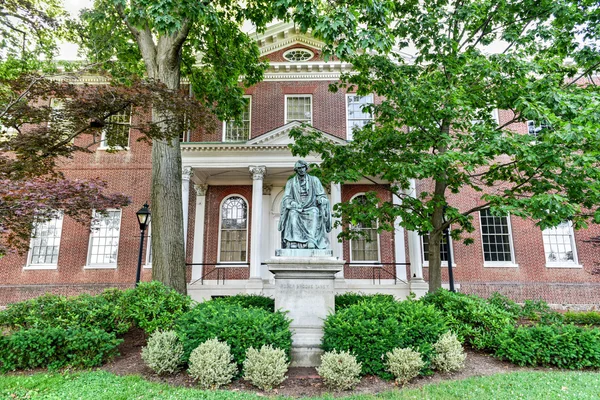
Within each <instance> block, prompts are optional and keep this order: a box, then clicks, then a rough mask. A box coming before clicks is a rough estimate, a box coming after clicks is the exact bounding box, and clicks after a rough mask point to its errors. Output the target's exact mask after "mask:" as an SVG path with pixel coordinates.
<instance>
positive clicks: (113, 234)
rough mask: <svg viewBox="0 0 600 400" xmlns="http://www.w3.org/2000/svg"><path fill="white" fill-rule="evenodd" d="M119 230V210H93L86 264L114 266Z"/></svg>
mask: <svg viewBox="0 0 600 400" xmlns="http://www.w3.org/2000/svg"><path fill="white" fill-rule="evenodd" d="M120 231H121V210H108V211H107V212H106V214H101V213H96V212H94V219H93V223H92V232H91V234H90V248H89V254H88V263H87V264H88V266H116V265H117V254H118V252H119V233H120Z"/></svg>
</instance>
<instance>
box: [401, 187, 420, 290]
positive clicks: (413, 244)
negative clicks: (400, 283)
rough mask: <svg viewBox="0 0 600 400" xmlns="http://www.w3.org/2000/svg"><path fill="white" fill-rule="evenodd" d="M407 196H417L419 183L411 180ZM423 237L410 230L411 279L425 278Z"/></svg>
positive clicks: (406, 192)
mask: <svg viewBox="0 0 600 400" xmlns="http://www.w3.org/2000/svg"><path fill="white" fill-rule="evenodd" d="M405 194H406V195H407V196H411V197H416V196H417V183H416V181H415V180H414V179H411V180H410V188H409V189H408V190H406V191H405ZM420 247H421V238H420V237H419V232H416V231H408V256H409V257H410V271H411V274H412V276H411V280H413V281H414V280H421V281H422V280H423V261H422V260H421V249H420Z"/></svg>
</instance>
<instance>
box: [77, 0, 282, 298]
mask: <svg viewBox="0 0 600 400" xmlns="http://www.w3.org/2000/svg"><path fill="white" fill-rule="evenodd" d="M286 13H287V8H285V7H282V5H281V4H279V3H277V2H272V1H269V0H249V1H244V2H238V1H230V0H218V1H195V0H182V1H176V2H174V1H170V0H95V2H94V7H93V8H92V9H91V10H86V11H84V12H83V13H82V15H81V17H82V21H83V24H82V27H81V29H80V36H81V37H82V44H83V46H84V47H85V49H86V54H87V56H88V58H89V59H90V60H92V61H94V62H97V63H100V64H102V65H103V67H104V68H105V69H107V70H109V71H110V72H111V73H112V74H113V76H115V77H119V78H121V79H124V80H128V79H131V77H133V76H138V77H142V76H143V77H146V78H150V79H154V80H157V81H159V82H161V83H164V84H165V85H166V86H167V87H168V88H169V89H172V90H177V89H178V88H179V85H180V80H181V78H182V76H183V77H188V78H189V79H190V80H191V83H192V86H193V91H194V95H195V96H196V97H197V98H198V99H199V100H201V101H202V102H203V104H204V105H205V106H206V107H208V108H210V109H211V110H212V111H213V112H214V113H215V114H216V115H217V116H218V117H220V118H221V119H226V118H230V117H237V118H239V116H240V115H241V112H242V110H243V106H244V101H245V100H244V99H243V98H242V94H243V90H244V86H249V85H253V84H255V83H257V82H259V81H260V80H261V79H262V75H263V72H264V70H265V67H266V64H265V63H263V62H261V61H260V60H259V52H258V48H257V46H256V43H255V42H254V41H253V40H251V39H250V38H249V37H248V35H247V34H246V33H245V32H243V31H242V29H241V28H242V24H243V23H244V22H246V21H248V22H251V23H253V24H254V25H255V26H256V28H257V29H259V30H260V29H262V28H264V27H265V25H266V24H267V23H268V22H270V21H272V20H273V19H274V18H277V17H281V16H284V15H285V14H286ZM240 79H241V82H240ZM168 115H169V111H168V110H166V109H164V108H163V107H160V106H158V105H155V106H154V107H153V109H152V118H153V120H154V121H155V122H159V121H160V120H164V119H165V116H168ZM165 128H166V127H165ZM186 201H187V199H186ZM181 204H182V199H181V152H180V144H179V140H178V139H176V138H173V139H170V140H157V139H155V140H153V143H152V210H153V211H152V219H153V225H152V238H153V240H152V254H153V260H152V264H153V265H152V275H153V278H154V279H155V280H159V281H161V282H163V283H165V284H166V285H168V286H171V287H173V288H175V289H176V290H178V291H180V292H182V293H185V291H186V281H185V257H184V238H183V211H182V207H181Z"/></svg>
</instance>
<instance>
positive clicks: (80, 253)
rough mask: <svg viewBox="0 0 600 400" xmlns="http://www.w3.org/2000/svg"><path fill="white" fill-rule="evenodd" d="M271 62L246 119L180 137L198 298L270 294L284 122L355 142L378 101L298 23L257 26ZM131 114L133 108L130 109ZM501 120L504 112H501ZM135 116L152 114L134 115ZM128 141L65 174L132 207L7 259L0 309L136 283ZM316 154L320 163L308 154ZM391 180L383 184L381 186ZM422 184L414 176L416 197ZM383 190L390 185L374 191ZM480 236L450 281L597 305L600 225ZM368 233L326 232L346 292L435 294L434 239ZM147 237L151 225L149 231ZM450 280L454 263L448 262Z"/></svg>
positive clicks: (192, 287) (142, 172) (525, 224)
mask: <svg viewBox="0 0 600 400" xmlns="http://www.w3.org/2000/svg"><path fill="white" fill-rule="evenodd" d="M256 40H257V43H258V45H259V47H260V51H261V54H262V55H263V57H265V58H267V59H268V60H269V61H270V67H269V69H268V71H267V72H266V74H265V79H264V81H263V82H261V83H259V84H257V85H256V86H254V87H252V88H249V89H248V90H247V91H246V96H247V97H248V99H249V104H248V109H247V110H246V112H245V113H244V116H243V122H242V123H241V124H234V123H232V122H223V123H222V124H220V126H219V127H218V129H217V130H216V132H214V133H213V134H211V135H200V133H194V132H191V133H186V134H185V135H184V137H183V143H182V162H183V164H182V165H183V172H184V173H183V176H184V178H183V185H182V193H183V198H184V202H183V214H184V227H185V228H184V229H185V236H186V257H187V262H188V264H189V265H188V278H189V286H188V290H189V293H190V295H191V296H192V297H193V298H195V299H202V298H208V297H210V296H215V295H230V294H235V293H240V292H241V293H264V294H267V295H269V294H270V293H272V291H273V278H272V275H271V273H270V272H269V271H268V270H267V269H266V267H265V266H264V265H262V263H263V261H264V260H266V259H268V258H270V257H271V256H272V255H274V252H275V249H276V248H278V247H279V242H280V233H279V232H278V231H277V224H278V221H279V213H280V209H279V207H280V202H281V198H282V195H283V188H284V186H285V182H286V181H287V179H288V178H289V177H290V176H291V175H292V174H293V165H294V162H295V161H296V158H294V157H292V155H291V153H290V152H289V149H288V147H287V144H289V143H290V141H291V139H290V138H289V136H288V133H289V132H290V130H291V129H292V128H294V127H297V126H299V125H300V124H301V123H302V122H309V123H311V124H312V125H313V126H314V127H315V128H316V129H318V130H319V131H321V132H322V133H323V135H324V136H325V137H327V138H328V139H329V140H331V141H333V142H335V143H339V144H340V145H343V144H344V143H346V141H347V140H351V139H352V137H351V136H352V127H354V126H360V125H362V124H364V123H365V121H367V120H369V118H370V116H369V115H367V114H365V113H363V112H362V111H361V104H365V103H367V102H372V101H377V99H373V96H366V97H359V96H357V95H356V94H354V93H347V92H345V91H343V90H340V91H338V92H337V93H332V92H329V91H328V85H329V84H330V83H332V82H335V81H336V80H337V79H338V78H339V76H340V73H341V72H342V71H346V70H348V69H349V68H350V66H349V65H347V64H344V63H340V62H339V61H335V60H334V61H329V62H325V61H324V60H323V58H322V57H321V53H320V50H319V49H320V48H321V45H322V43H320V42H319V41H318V40H316V39H314V38H312V37H311V36H310V35H303V34H301V33H300V32H299V31H298V30H296V29H295V28H294V27H293V26H291V25H288V24H284V23H281V24H277V25H274V26H272V27H270V28H269V29H268V30H267V31H266V32H265V33H264V34H260V35H256ZM122 117H123V118H125V119H127V116H126V115H125V116H122ZM495 117H496V118H497V119H498V121H499V123H502V121H503V120H505V119H507V118H508V115H505V113H504V112H503V111H502V110H500V111H499V112H498V113H497V115H495ZM131 118H133V120H134V121H135V119H136V118H148V115H144V114H141V113H134V114H133V115H132V116H131ZM514 129H518V130H520V131H521V132H522V133H523V134H528V133H529V132H535V129H537V127H536V126H535V123H533V122H531V123H528V124H522V126H515V127H514ZM139 135H140V133H139V132H136V131H135V129H131V130H130V132H129V143H124V144H123V145H124V146H126V148H125V149H124V150H122V151H119V152H117V153H109V152H106V151H105V150H106V149H105V148H103V147H102V145H100V147H98V148H97V149H96V150H95V151H94V152H92V153H91V154H78V155H77V156H76V157H75V158H74V159H73V160H71V161H69V162H68V163H65V165H64V167H63V170H64V171H65V173H66V175H67V176H69V177H73V178H75V177H76V178H93V177H101V178H102V179H104V180H106V181H107V182H108V183H109V190H111V191H113V192H122V193H125V194H127V195H129V196H131V198H132V205H131V206H129V207H126V208H124V209H122V210H113V211H111V212H110V213H109V217H107V218H103V219H102V220H101V221H100V225H99V229H96V230H94V231H92V232H90V229H89V227H86V226H81V225H79V224H77V223H75V222H74V221H72V220H70V219H69V218H64V219H59V220H55V221H50V222H48V223H47V224H44V225H43V226H40V227H38V229H37V231H38V232H39V234H38V237H37V238H35V239H32V242H31V250H30V251H29V254H27V255H26V256H18V255H15V254H11V255H7V256H6V257H4V258H2V259H1V260H0V304H6V303H8V302H12V301H18V300H22V299H26V298H30V297H33V296H37V295H40V294H42V293H45V292H55V293H62V294H76V293H80V292H91V293H96V292H99V291H101V290H103V289H105V288H108V287H115V286H117V287H130V286H132V285H133V282H134V280H135V274H136V267H137V255H138V245H139V230H138V225H137V219H136V216H135V212H136V211H137V210H138V208H139V207H140V206H141V205H142V204H143V203H144V202H146V201H148V200H149V198H150V170H151V159H150V147H149V145H148V144H146V143H144V142H137V141H136V139H137V138H138V137H139ZM306 160H307V161H308V162H318V160H317V159H314V158H310V157H309V158H307V159H306ZM380 183H382V184H386V183H385V182H380ZM425 186H426V183H424V182H416V183H415V188H414V192H415V193H418V192H419V191H421V190H423V189H424V187H425ZM374 188H376V186H374V185H373V184H372V183H371V182H369V181H366V180H365V181H364V182H358V183H357V184H351V185H337V184H332V185H331V187H330V188H328V193H329V197H330V201H331V203H332V204H335V203H337V202H340V201H347V200H350V199H352V198H354V197H356V196H360V195H361V194H363V193H365V192H367V191H370V190H374ZM379 192H380V196H381V197H382V198H385V196H389V192H387V191H385V190H381V189H379ZM451 202H452V203H453V204H456V205H458V206H459V207H461V208H463V207H464V208H467V207H472V206H474V205H476V204H477V202H478V196H477V195H476V194H475V193H470V192H469V191H464V192H462V193H460V194H458V195H454V196H453V197H452V198H451ZM475 228H476V230H475V232H473V233H472V234H471V235H472V237H473V238H474V240H475V243H474V244H472V245H470V246H465V245H464V244H462V243H452V242H451V243H450V245H449V246H448V245H445V246H443V248H442V259H443V260H444V259H446V260H447V253H448V252H450V253H451V254H452V256H453V257H452V259H453V268H454V276H455V282H456V284H457V286H458V287H459V288H460V290H461V291H463V292H468V293H476V294H479V295H483V296H487V295H489V294H491V293H492V292H495V291H499V292H502V293H504V294H507V295H509V296H510V297H512V298H514V299H516V300H520V301H522V300H524V299H528V298H543V299H545V300H546V301H548V302H549V303H551V304H555V305H558V306H560V305H576V307H581V308H589V307H593V306H595V305H597V304H600V274H598V273H595V272H597V270H598V267H597V265H596V264H597V263H598V261H600V254H599V251H600V249H595V248H593V246H592V244H590V243H588V242H586V240H587V239H589V238H590V237H592V236H598V235H600V228H599V227H598V226H592V227H591V228H590V229H587V230H585V231H577V232H574V231H573V229H572V228H571V227H570V225H569V224H563V225H561V226H559V227H557V228H554V229H549V230H545V231H542V230H540V229H539V228H538V227H536V226H535V225H534V224H533V222H531V221H526V220H522V219H520V218H514V217H510V216H508V217H492V216H491V215H489V214H488V213H487V211H482V212H481V213H480V214H479V216H476V217H475ZM362 229H365V230H367V231H368V232H369V235H371V237H372V238H373V239H374V240H373V241H371V242H366V241H363V240H356V241H352V242H344V243H338V242H337V241H336V240H334V237H335V235H337V233H339V231H337V232H336V231H335V230H334V231H333V232H332V233H331V243H332V248H333V252H334V255H335V256H337V257H339V258H340V259H344V260H346V261H347V262H348V264H347V265H346V266H345V267H344V270H343V271H342V272H341V273H339V274H338V276H337V278H336V282H335V284H336V289H337V290H338V291H339V292H343V291H361V292H385V293H393V294H395V295H396V296H398V297H404V296H406V295H408V294H409V292H411V291H413V292H415V293H417V294H423V293H425V292H426V290H427V283H426V281H425V280H426V279H427V254H426V251H424V249H426V248H427V238H426V237H425V238H421V237H420V236H419V235H418V234H417V233H415V232H408V231H405V230H404V229H402V228H398V229H397V230H396V231H395V232H393V233H390V232H385V233H382V234H381V235H377V233H376V231H375V230H374V229H372V228H370V227H362ZM150 234H151V231H150ZM146 247H148V248H147V249H146V250H145V261H144V268H143V273H142V280H149V279H150V278H151V252H150V251H149V246H146ZM443 269H444V272H443V275H444V281H447V273H446V272H447V271H446V270H447V262H446V267H445V268H443Z"/></svg>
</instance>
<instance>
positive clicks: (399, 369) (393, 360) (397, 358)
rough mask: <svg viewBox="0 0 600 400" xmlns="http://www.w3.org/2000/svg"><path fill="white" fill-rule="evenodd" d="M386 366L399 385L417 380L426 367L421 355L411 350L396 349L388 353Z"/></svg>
mask: <svg viewBox="0 0 600 400" xmlns="http://www.w3.org/2000/svg"><path fill="white" fill-rule="evenodd" d="M386 360H387V361H386V365H387V368H388V371H390V372H391V373H392V374H393V375H394V376H395V377H396V382H397V383H398V384H399V385H405V384H407V383H408V382H410V380H411V379H413V378H415V377H416V376H417V375H419V373H420V372H421V369H422V368H423V367H424V366H425V362H424V361H423V359H422V358H421V353H419V352H418V351H414V350H413V349H410V348H405V349H400V348H396V349H394V350H392V351H391V352H388V353H386Z"/></svg>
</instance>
